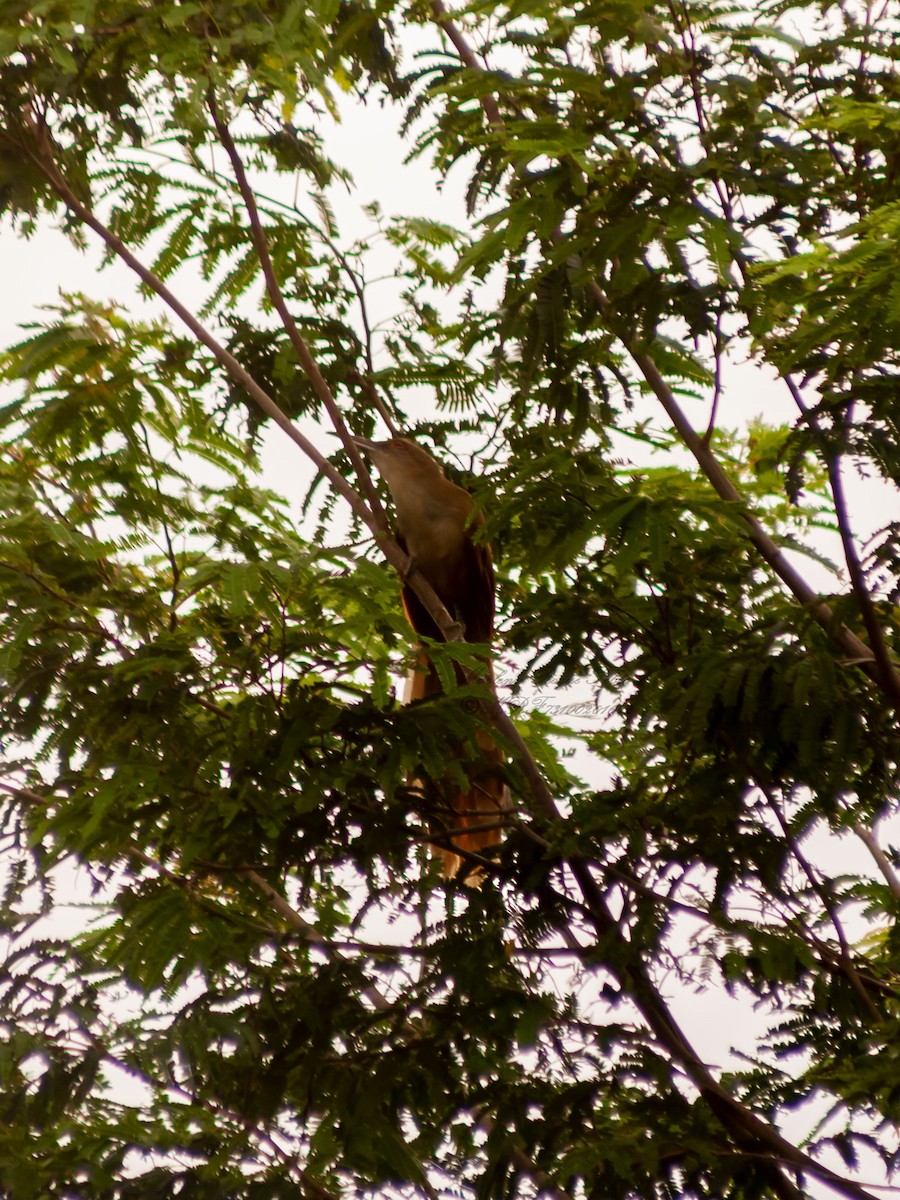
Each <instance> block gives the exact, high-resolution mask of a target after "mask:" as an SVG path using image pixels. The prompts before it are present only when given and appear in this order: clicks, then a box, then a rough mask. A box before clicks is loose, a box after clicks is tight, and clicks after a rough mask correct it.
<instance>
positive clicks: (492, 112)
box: [431, 0, 503, 128]
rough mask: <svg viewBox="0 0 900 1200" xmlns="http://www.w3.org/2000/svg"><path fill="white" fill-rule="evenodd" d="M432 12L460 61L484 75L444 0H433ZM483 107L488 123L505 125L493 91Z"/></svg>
mask: <svg viewBox="0 0 900 1200" xmlns="http://www.w3.org/2000/svg"><path fill="white" fill-rule="evenodd" d="M431 12H432V15H433V16H434V19H435V22H436V23H437V25H438V26H440V28H441V29H443V31H444V33H446V35H447V37H448V38H449V39H450V41H451V42H452V43H453V47H454V49H455V50H456V53H457V54H458V55H459V58H460V62H462V63H463V64H464V65H465V66H467V67H468V68H469V70H470V71H475V72H476V73H477V74H479V75H484V73H485V70H484V67H483V66H482V65H481V63H480V62H479V61H478V59H477V58H476V57H475V51H474V50H473V49H472V47H471V46H470V45H469V43H468V42H467V41H466V38H465V35H464V34H463V33H462V31H461V30H460V28H459V26H458V25H457V24H456V22H455V21H454V20H453V18H452V17H451V16H450V14H449V13H448V12H447V10H446V8H445V7H444V5H443V0H431ZM481 107H482V109H483V110H484V115H485V117H486V118H487V123H488V125H491V126H494V127H495V128H502V127H503V116H502V115H501V112H500V106H499V104H498V103H497V98H496V96H494V95H493V93H491V92H487V93H486V94H485V95H483V96H482V97H481Z"/></svg>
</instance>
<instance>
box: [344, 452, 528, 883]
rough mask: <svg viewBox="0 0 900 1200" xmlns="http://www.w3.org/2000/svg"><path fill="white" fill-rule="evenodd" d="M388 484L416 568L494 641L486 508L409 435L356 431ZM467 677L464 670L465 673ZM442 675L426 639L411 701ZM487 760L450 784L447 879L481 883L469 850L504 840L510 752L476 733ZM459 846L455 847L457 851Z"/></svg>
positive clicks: (481, 636)
mask: <svg viewBox="0 0 900 1200" xmlns="http://www.w3.org/2000/svg"><path fill="white" fill-rule="evenodd" d="M353 441H354V442H355V444H356V446H357V447H358V448H359V449H360V450H362V451H363V452H364V453H365V454H366V455H368V457H369V458H370V459H371V461H372V462H373V463H374V465H375V466H376V467H377V469H378V472H379V474H380V475H381V477H382V479H383V480H384V482H385V483H386V484H387V488H388V491H389V492H390V494H391V498H392V500H393V502H394V511H395V514H396V538H397V542H398V544H399V545H400V547H401V548H402V549H403V550H404V551H405V553H406V554H408V555H409V557H410V560H411V570H410V571H409V572H408V576H411V575H412V573H413V572H415V571H418V572H420V573H421V575H422V576H423V578H424V579H426V580H427V581H428V583H429V584H430V585H431V586H432V588H433V589H434V591H435V592H436V593H437V595H438V597H439V599H440V600H441V603H442V604H443V605H444V607H445V608H446V609H447V611H448V612H449V613H450V615H451V617H452V618H453V620H454V621H456V622H458V624H459V625H460V627H461V629H462V633H463V637H464V638H465V640H466V641H468V642H476V643H479V644H483V645H485V646H488V647H490V645H491V642H492V640H493V634H494V567H493V561H492V558H491V550H490V546H489V545H488V544H487V542H486V541H485V540H484V539H483V538H478V539H477V540H476V538H475V536H473V535H475V534H476V533H477V532H478V531H479V530H481V529H482V528H483V527H484V514H483V512H482V511H481V509H479V508H477V507H476V505H475V501H474V500H473V499H472V497H471V496H470V494H469V493H468V492H467V491H466V490H465V489H464V488H461V487H458V486H457V485H456V484H455V483H452V482H451V481H450V480H449V479H447V477H446V476H445V474H444V469H443V467H442V466H441V465H440V463H438V462H437V461H436V460H435V459H434V458H432V456H431V455H430V454H429V453H428V451H427V450H425V449H423V448H422V447H421V446H419V445H417V444H416V443H415V442H413V441H410V440H409V439H408V438H404V437H393V438H389V439H388V440H387V441H383V442H375V441H371V440H369V439H368V438H362V437H355V438H354V439H353ZM401 599H402V602H403V610H404V612H405V613H406V618H407V620H408V621H409V623H410V625H411V626H412V628H413V630H414V631H415V633H416V634H418V635H419V636H420V637H427V638H431V639H433V640H437V641H439V640H441V639H442V637H443V634H442V632H441V630H440V629H439V628H438V625H437V623H436V622H435V620H434V618H433V617H432V616H431V614H430V613H429V611H428V609H427V608H426V607H425V605H424V604H423V603H422V601H421V600H420V599H419V597H418V596H417V595H416V593H415V592H414V591H413V590H412V588H411V587H410V586H409V584H408V583H407V582H404V584H403V586H402V592H401ZM485 668H486V669H485V675H486V678H487V680H488V682H489V683H490V686H491V688H493V686H494V675H493V664H492V660H491V657H490V654H489V655H488V657H487V659H486V662H485ZM457 674H458V677H459V678H460V682H464V676H463V675H462V672H461V671H460V670H458V671H457ZM442 691H443V688H442V685H441V681H440V677H439V675H438V673H437V671H436V670H435V667H434V664H433V663H432V662H431V660H430V659H429V656H428V653H427V651H426V649H425V646H424V644H423V643H422V642H420V643H419V646H418V650H417V654H416V660H415V662H414V663H413V665H412V667H411V669H410V672H409V675H408V677H407V681H406V690H405V693H404V701H405V702H406V703H411V702H413V701H416V700H425V699H427V698H429V697H432V696H435V695H439V694H440V693H441V692H442ZM476 742H477V746H478V751H479V756H480V757H479V761H478V762H477V763H475V764H471V765H470V768H469V785H468V789H463V788H461V787H459V786H458V785H457V784H455V783H453V784H450V785H448V786H449V791H450V794H449V801H448V805H449V809H450V814H449V816H450V821H451V823H452V828H451V829H450V830H449V835H448V836H449V838H450V841H451V843H452V846H451V848H443V849H442V850H441V856H442V859H443V872H444V876H445V878H453V877H454V876H457V875H458V876H460V877H462V878H463V879H465V880H466V881H467V882H479V881H480V873H479V871H478V870H477V869H476V870H471V869H470V868H471V865H472V864H471V860H467V859H466V858H465V855H464V854H462V855H461V854H459V853H456V851H457V850H460V851H463V852H467V853H469V854H480V853H481V851H483V850H485V849H488V848H490V847H491V846H496V845H497V844H498V843H499V842H500V841H501V839H502V829H501V828H500V815H501V814H502V813H503V812H504V811H506V810H507V809H508V808H509V807H510V799H509V789H508V788H507V787H506V784H505V783H504V781H503V777H502V769H503V762H504V755H503V753H502V751H501V750H500V748H499V747H498V745H497V743H496V742H495V740H494V738H493V737H492V736H491V734H490V733H489V732H488V731H487V730H484V729H478V730H477V731H476ZM454 847H455V849H454Z"/></svg>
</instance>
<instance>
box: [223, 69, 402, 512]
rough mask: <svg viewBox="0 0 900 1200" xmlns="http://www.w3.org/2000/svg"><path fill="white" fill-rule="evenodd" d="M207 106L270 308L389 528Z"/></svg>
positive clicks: (234, 155) (232, 154)
mask: <svg viewBox="0 0 900 1200" xmlns="http://www.w3.org/2000/svg"><path fill="white" fill-rule="evenodd" d="M207 104H208V106H209V111H210V115H211V116H212V119H213V124H214V125H215V127H216V132H217V133H218V135H219V140H220V142H221V143H222V145H223V146H224V147H225V153H226V154H227V155H228V158H229V159H230V161H231V166H232V169H233V171H234V178H235V181H236V182H237V186H238V191H239V192H240V195H241V199H242V200H243V202H244V207H245V208H246V210H247V216H248V218H249V220H250V233H251V236H252V238H253V245H254V246H255V248H256V254H257V257H258V259H259V265H260V267H261V269H262V273H263V278H264V280H265V284H266V291H267V293H268V295H269V299H270V300H271V301H272V307H273V308H274V309H275V311H276V312H277V313H278V315H279V317H281V323H282V325H283V326H284V329H285V332H286V333H287V335H288V339H289V340H290V343H291V345H292V346H293V347H294V353H295V354H296V355H297V359H298V361H299V363H300V366H301V367H302V368H303V372H304V374H305V375H306V377H307V379H308V380H309V382H310V384H311V385H312V389H313V391H314V392H315V393H316V396H317V397H318V399H319V403H320V404H321V405H322V407H323V408H324V409H325V411H326V412H327V413H328V415H329V417H330V418H331V423H332V425H333V426H334V429H335V432H336V433H337V435H338V437H339V438H340V439H341V443H342V445H343V447H344V450H345V452H346V454H347V457H348V458H349V459H350V461H351V462H352V463H353V469H354V470H355V472H356V475H357V478H358V479H359V481H360V483H361V484H362V488H363V492H364V494H365V497H366V500H367V501H368V504H369V507H370V508H371V510H372V512H373V513H374V515H375V521H376V525H377V528H378V529H379V530H386V529H387V528H388V522H387V517H386V515H385V512H384V508H383V506H382V504H381V500H380V499H379V496H378V493H377V492H376V490H375V486H374V484H373V483H372V478H371V476H370V475H369V471H368V468H367V467H366V465H365V463H364V462H363V459H362V456H361V455H360V453H359V450H358V449H357V447H356V445H355V443H354V441H353V438H352V436H351V434H350V430H349V429H348V428H347V424H346V422H345V421H344V417H343V414H342V413H341V410H340V409H339V408H338V406H337V404H336V402H335V399H334V396H333V395H332V394H331V388H329V386H328V384H327V382H326V381H325V377H324V376H323V374H322V372H321V371H320V370H319V364H318V363H317V362H316V360H315V359H314V358H313V356H312V354H311V353H310V349H309V347H308V346H307V344H306V340H305V338H304V337H303V334H302V333H301V332H300V330H299V329H298V328H297V322H296V321H295V320H294V317H293V314H292V313H291V310H290V309H289V308H288V306H287V304H286V302H285V299H284V293H283V292H282V290H281V286H280V284H279V283H278V277H277V275H276V274H275V267H274V265H273V263H272V256H271V255H270V254H269V243H268V239H267V238H266V232H265V230H264V229H263V227H262V221H261V220H260V217H259V209H258V208H257V205H256V197H255V196H254V194H253V189H252V188H251V187H250V183H249V180H248V179H247V172H246V171H245V170H244V164H243V162H242V161H241V156H240V154H239V153H238V149H237V146H236V145H235V143H234V138H233V137H232V136H231V130H230V129H229V128H228V125H227V124H226V123H225V122H224V121H223V120H222V118H221V116H220V115H219V109H218V105H217V104H216V99H215V96H214V95H213V92H212V88H210V90H209V91H208V93H207Z"/></svg>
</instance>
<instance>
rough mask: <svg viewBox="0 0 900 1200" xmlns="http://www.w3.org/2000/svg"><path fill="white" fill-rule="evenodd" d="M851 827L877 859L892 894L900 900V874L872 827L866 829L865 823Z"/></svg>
mask: <svg viewBox="0 0 900 1200" xmlns="http://www.w3.org/2000/svg"><path fill="white" fill-rule="evenodd" d="M851 828H852V829H853V832H854V833H855V834H856V836H857V837H858V838H859V839H860V841H861V842H862V843H863V844H864V845H865V846H866V848H867V849H868V851H869V853H870V854H871V855H872V857H873V858H874V859H875V861H876V863H877V864H878V866H879V869H880V870H881V873H882V875H883V876H884V878H885V881H886V882H887V885H888V887H889V888H890V889H891V894H892V895H894V896H896V897H897V899H898V900H900V876H898V875H897V872H896V871H895V870H894V864H893V863H892V862H891V860H890V859H889V858H888V856H887V855H886V854H885V852H884V851H883V850H882V848H881V846H880V845H879V844H878V839H877V838H876V837H875V834H874V832H873V831H872V830H871V829H866V827H865V825H853V826H851Z"/></svg>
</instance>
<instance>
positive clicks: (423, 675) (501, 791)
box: [403, 647, 510, 882]
mask: <svg viewBox="0 0 900 1200" xmlns="http://www.w3.org/2000/svg"><path fill="white" fill-rule="evenodd" d="M491 682H492V683H493V679H492V680H491ZM442 690H443V689H442V687H441V682H440V679H439V678H438V675H437V672H436V671H435V669H434V667H433V666H432V664H431V663H430V661H429V659H428V655H427V654H426V652H425V649H424V648H423V647H419V651H418V654H417V656H416V661H415V663H414V664H413V666H412V667H411V668H410V671H409V674H408V675H407V677H406V688H405V690H404V696H403V699H404V703H406V704H410V703H412V702H413V701H414V700H424V699H426V698H427V697H429V696H434V695H437V694H439V693H440V692H441V691H442ZM475 738H476V742H477V745H478V750H479V755H478V761H477V762H476V763H474V764H470V763H467V764H466V767H467V774H468V777H469V779H468V788H465V789H463V788H461V787H459V786H458V785H457V784H455V783H453V782H451V781H450V779H449V778H448V779H447V780H445V781H444V782H443V785H442V791H443V792H444V794H445V795H446V811H445V812H444V813H443V814H441V819H442V823H443V825H444V826H445V828H442V829H441V834H442V835H443V837H445V838H446V839H447V840H448V841H449V842H450V843H451V844H450V845H449V846H447V847H442V848H441V849H440V851H439V853H440V855H441V858H442V859H443V867H444V877H445V878H446V879H452V878H453V877H454V876H456V875H462V876H466V877H467V879H468V881H470V882H477V878H478V874H479V872H478V868H477V866H476V865H474V864H473V863H472V860H471V859H468V858H466V857H465V855H466V854H480V853H481V852H482V851H483V850H487V849H489V848H490V847H491V846H496V845H498V844H499V842H500V841H502V838H503V826H504V818H503V814H504V813H505V812H507V811H508V810H509V808H510V795H509V788H508V787H507V786H506V784H505V782H504V781H503V776H502V770H503V763H504V761H505V756H504V754H503V752H502V751H501V750H500V747H499V746H498V745H497V743H496V742H495V741H494V739H493V737H492V736H491V734H490V733H489V732H488V731H487V730H486V729H478V730H476V733H475ZM457 850H459V851H462V853H457V852H456V851H457Z"/></svg>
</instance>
